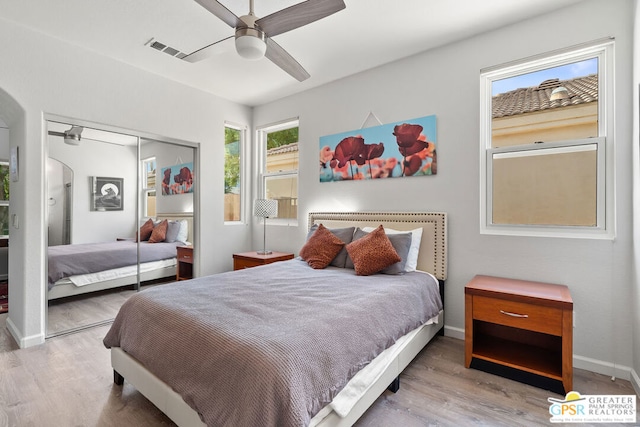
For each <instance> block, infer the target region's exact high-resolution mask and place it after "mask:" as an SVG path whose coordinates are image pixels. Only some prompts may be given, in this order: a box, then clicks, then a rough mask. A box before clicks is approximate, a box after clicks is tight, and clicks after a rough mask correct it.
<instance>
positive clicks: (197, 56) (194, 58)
mask: <svg viewBox="0 0 640 427" xmlns="http://www.w3.org/2000/svg"><path fill="white" fill-rule="evenodd" d="M234 38H235V36H229V37H227V38H226V39H222V40H219V41H217V42H215V43H211V44H210V45H209V46H205V47H203V48H202V49H198V50H196V51H195V52H191V53H190V54H189V55H187V56H185V57H183V58H182V59H183V60H185V61H187V62H191V63H193V62H198V61H202V60H203V59H207V58H210V57H212V56H214V55H216V54H219V53H222V52H225V51H226V50H227V47H228V45H229V42H230V41H233V39H234Z"/></svg>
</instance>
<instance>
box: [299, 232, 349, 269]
mask: <svg viewBox="0 0 640 427" xmlns="http://www.w3.org/2000/svg"><path fill="white" fill-rule="evenodd" d="M343 246H344V242H343V241H342V240H340V238H339V237H337V236H336V235H335V234H333V233H332V232H331V231H329V230H328V229H327V228H325V226H324V225H322V224H320V225H319V226H318V229H317V230H316V232H315V233H313V234H312V235H311V237H309V240H307V243H305V244H304V246H303V247H302V249H300V256H301V257H302V259H303V260H305V261H307V264H309V265H310V266H311V268H315V269H323V268H325V267H326V266H328V265H329V264H331V261H333V259H334V258H335V257H336V256H337V255H338V253H340V250H341V249H342V247H343Z"/></svg>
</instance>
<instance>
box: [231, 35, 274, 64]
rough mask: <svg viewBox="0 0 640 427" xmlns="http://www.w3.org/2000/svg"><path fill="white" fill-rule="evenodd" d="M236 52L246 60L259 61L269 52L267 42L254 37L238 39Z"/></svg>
mask: <svg viewBox="0 0 640 427" xmlns="http://www.w3.org/2000/svg"><path fill="white" fill-rule="evenodd" d="M236 51H237V52H238V55H240V56H241V57H243V58H244V59H250V60H254V61H255V60H257V59H260V58H262V57H264V53H265V52H266V51H267V45H266V44H265V42H264V41H263V40H262V39H260V38H258V37H254V36H249V35H247V36H240V37H236Z"/></svg>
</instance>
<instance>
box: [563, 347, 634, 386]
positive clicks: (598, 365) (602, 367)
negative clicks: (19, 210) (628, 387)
mask: <svg viewBox="0 0 640 427" xmlns="http://www.w3.org/2000/svg"><path fill="white" fill-rule="evenodd" d="M573 367H574V368H578V369H584V370H586V371H590V372H595V373H596V374H602V375H607V376H609V377H615V378H620V379H623V380H627V381H629V380H630V379H631V368H630V367H628V366H622V365H617V364H614V363H611V362H605V361H603V360H597V359H591V358H589V357H584V356H576V355H575V354H574V355H573Z"/></svg>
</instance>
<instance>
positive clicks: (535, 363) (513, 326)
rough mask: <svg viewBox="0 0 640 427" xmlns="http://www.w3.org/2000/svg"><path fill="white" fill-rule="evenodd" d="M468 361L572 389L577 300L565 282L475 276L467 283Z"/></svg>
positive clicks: (471, 364) (542, 384)
mask: <svg viewBox="0 0 640 427" xmlns="http://www.w3.org/2000/svg"><path fill="white" fill-rule="evenodd" d="M465 367H467V368H469V367H472V368H478V369H481V370H485V371H488V372H493V373H497V374H499V375H503V376H506V377H509V378H512V379H515V380H518V381H522V382H527V383H530V384H533V385H536V386H540V387H543V388H547V389H549V390H553V391H557V392H559V393H562V391H564V393H568V392H569V391H571V390H572V387H573V300H572V299H571V294H570V293H569V288H567V287H566V286H564V285H554V284H550V283H541V282H530V281H526V280H514V279H506V278H501V277H492V276H480V275H479V276H475V277H474V278H473V279H472V280H471V281H470V282H469V283H468V284H467V286H466V287H465Z"/></svg>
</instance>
